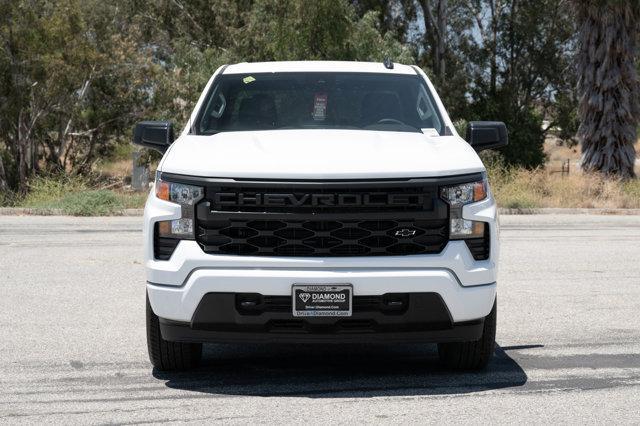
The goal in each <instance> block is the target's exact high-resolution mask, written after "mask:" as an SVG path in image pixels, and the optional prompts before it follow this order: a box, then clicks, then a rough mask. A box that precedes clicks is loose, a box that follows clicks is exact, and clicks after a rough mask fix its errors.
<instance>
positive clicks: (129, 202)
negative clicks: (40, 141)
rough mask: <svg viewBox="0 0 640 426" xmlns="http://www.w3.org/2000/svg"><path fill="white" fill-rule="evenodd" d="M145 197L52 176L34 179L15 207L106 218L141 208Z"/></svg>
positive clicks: (78, 179)
mask: <svg viewBox="0 0 640 426" xmlns="http://www.w3.org/2000/svg"><path fill="white" fill-rule="evenodd" d="M146 196H147V194H145V193H121V192H116V191H112V190H108V189H100V188H95V187H93V186H92V185H91V184H90V183H89V181H87V180H86V179H84V178H82V177H77V176H52V177H46V178H45V177H38V178H35V179H33V180H32V181H31V182H30V183H29V193H28V194H27V195H26V196H25V197H24V198H23V199H22V200H19V201H17V202H16V204H17V205H18V206H20V207H27V208H32V209H36V210H40V211H43V212H47V211H51V210H61V211H62V213H63V214H67V215H73V216H105V215H112V214H117V213H119V212H121V211H122V210H124V209H126V208H139V207H142V206H144V202H145V199H146Z"/></svg>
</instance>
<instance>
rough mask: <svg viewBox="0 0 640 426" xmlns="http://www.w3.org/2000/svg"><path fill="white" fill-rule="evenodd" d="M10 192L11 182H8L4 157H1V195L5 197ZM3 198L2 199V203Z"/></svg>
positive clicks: (0, 198)
mask: <svg viewBox="0 0 640 426" xmlns="http://www.w3.org/2000/svg"><path fill="white" fill-rule="evenodd" d="M8 192H9V182H7V173H6V172H5V170H4V162H3V161H2V155H0V194H1V195H5V194H7V193H8ZM2 198H3V197H0V201H2Z"/></svg>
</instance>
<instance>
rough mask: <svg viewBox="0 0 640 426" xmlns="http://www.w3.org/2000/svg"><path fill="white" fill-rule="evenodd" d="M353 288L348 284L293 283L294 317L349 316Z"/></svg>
mask: <svg viewBox="0 0 640 426" xmlns="http://www.w3.org/2000/svg"><path fill="white" fill-rule="evenodd" d="M352 294H353V288H352V286H351V285H348V284H341V285H310V284H304V285H303V284H295V285H294V286H293V289H292V297H293V303H292V305H293V316H294V317H350V316H351V296H352Z"/></svg>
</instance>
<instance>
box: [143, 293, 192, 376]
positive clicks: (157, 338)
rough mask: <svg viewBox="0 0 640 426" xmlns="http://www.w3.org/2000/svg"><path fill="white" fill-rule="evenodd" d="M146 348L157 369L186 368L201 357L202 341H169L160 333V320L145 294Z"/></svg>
mask: <svg viewBox="0 0 640 426" xmlns="http://www.w3.org/2000/svg"><path fill="white" fill-rule="evenodd" d="M147 348H148V349H149V360H150V361H151V364H153V366H154V367H155V368H157V369H158V370H162V371H171V370H188V369H191V368H195V367H197V366H198V364H199V363H200V358H202V343H180V342H169V341H167V340H164V339H163V338H162V335H161V334H160V321H159V320H158V316H157V315H156V314H155V313H154V312H153V309H151V304H150V303H149V296H147Z"/></svg>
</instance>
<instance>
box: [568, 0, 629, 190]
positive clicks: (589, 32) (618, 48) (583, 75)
mask: <svg viewBox="0 0 640 426" xmlns="http://www.w3.org/2000/svg"><path fill="white" fill-rule="evenodd" d="M573 3H574V6H575V9H576V12H577V20H578V52H577V53H578V54H577V72H578V93H579V108H578V114H579V117H580V128H579V130H578V138H579V139H580V142H581V144H582V169H583V170H584V171H587V172H592V171H598V172H602V173H604V174H607V175H612V176H618V177H622V178H629V177H633V176H635V174H634V171H633V167H634V164H635V156H636V153H635V149H634V147H633V145H634V143H635V142H636V138H637V136H636V127H637V125H638V118H639V116H640V114H639V112H640V108H639V105H638V100H639V99H640V98H639V96H638V76H637V73H636V62H635V61H636V53H637V51H636V40H637V39H638V28H639V20H640V2H639V1H638V0H573Z"/></svg>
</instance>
